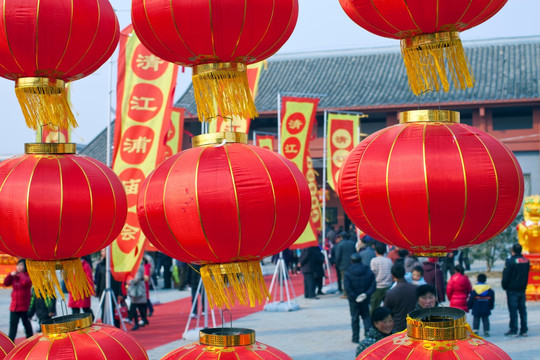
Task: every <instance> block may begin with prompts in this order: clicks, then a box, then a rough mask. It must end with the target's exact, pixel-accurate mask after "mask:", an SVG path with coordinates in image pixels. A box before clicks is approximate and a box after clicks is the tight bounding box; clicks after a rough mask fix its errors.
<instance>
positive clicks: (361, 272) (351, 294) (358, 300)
mask: <svg viewBox="0 0 540 360" xmlns="http://www.w3.org/2000/svg"><path fill="white" fill-rule="evenodd" d="M344 282H345V284H344V285H345V290H346V291H347V295H348V298H347V299H348V300H349V311H350V313H351V326H352V342H353V343H358V342H359V341H360V317H362V322H363V323H364V334H365V333H366V332H367V331H368V330H369V329H370V328H371V318H370V316H369V300H370V298H371V294H373V292H374V291H375V276H373V273H372V272H371V270H370V269H369V268H368V267H367V266H365V265H364V264H363V263H362V258H361V256H360V254H358V253H354V254H352V255H351V266H349V268H348V269H347V271H345V281H344Z"/></svg>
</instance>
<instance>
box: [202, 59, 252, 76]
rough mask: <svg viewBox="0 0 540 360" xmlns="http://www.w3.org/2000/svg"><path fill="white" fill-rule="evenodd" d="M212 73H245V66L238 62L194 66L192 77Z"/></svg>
mask: <svg viewBox="0 0 540 360" xmlns="http://www.w3.org/2000/svg"><path fill="white" fill-rule="evenodd" d="M214 71H236V72H246V64H244V63H240V62H218V63H207V64H200V65H195V66H194V67H193V75H200V74H205V73H211V72H214Z"/></svg>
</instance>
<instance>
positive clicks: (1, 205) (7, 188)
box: [0, 143, 127, 298]
mask: <svg viewBox="0 0 540 360" xmlns="http://www.w3.org/2000/svg"><path fill="white" fill-rule="evenodd" d="M0 184H1V185H0V213H2V216H1V217H0V251H3V252H6V253H8V254H11V255H14V256H19V257H22V258H26V259H27V262H26V264H27V267H28V272H29V275H30V278H31V279H32V282H33V285H34V287H35V289H36V292H37V293H38V294H43V295H45V296H55V295H54V294H55V291H54V288H53V286H54V285H56V286H58V282H57V280H56V268H57V266H58V265H61V267H62V268H63V270H64V280H65V281H66V285H67V286H68V289H69V290H70V292H72V294H73V296H74V297H75V298H79V297H82V295H83V293H84V295H86V296H88V295H89V294H90V292H91V289H90V288H88V286H87V285H85V284H86V283H87V281H86V275H85V274H84V271H83V269H82V266H81V261H80V260H79V259H78V257H81V256H84V255H88V254H91V253H94V252H96V251H98V250H100V249H102V248H104V247H105V246H107V245H108V244H110V243H111V242H112V241H113V240H114V239H115V238H116V236H117V235H118V234H119V233H120V231H121V230H122V227H123V226H124V221H125V219H126V214H127V200H126V194H125V191H124V188H123V186H122V183H121V182H120V180H119V179H118V177H117V176H116V174H115V173H114V172H112V170H111V169H109V168H108V167H107V166H105V165H104V164H102V163H100V162H99V161H97V160H94V159H92V158H90V157H86V156H80V155H75V144H50V143H48V144H46V143H37V144H26V154H25V155H20V156H16V157H13V158H11V159H8V160H5V161H3V162H2V163H1V164H0ZM58 260H63V261H61V262H58ZM74 276H75V278H74ZM81 286H82V287H81ZM58 287H59V286H58Z"/></svg>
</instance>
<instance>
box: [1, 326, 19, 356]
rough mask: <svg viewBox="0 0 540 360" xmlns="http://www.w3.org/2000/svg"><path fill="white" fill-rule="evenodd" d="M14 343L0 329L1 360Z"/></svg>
mask: <svg viewBox="0 0 540 360" xmlns="http://www.w3.org/2000/svg"><path fill="white" fill-rule="evenodd" d="M14 347H15V344H14V343H13V341H11V339H10V338H9V337H8V336H7V335H6V334H4V333H3V332H1V331H0V360H3V359H4V358H5V357H6V355H7V354H8V353H9V352H10V351H11V350H13V348H14Z"/></svg>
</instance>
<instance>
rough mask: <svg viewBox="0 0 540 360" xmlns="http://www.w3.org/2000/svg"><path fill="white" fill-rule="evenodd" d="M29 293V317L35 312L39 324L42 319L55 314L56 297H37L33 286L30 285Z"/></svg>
mask: <svg viewBox="0 0 540 360" xmlns="http://www.w3.org/2000/svg"><path fill="white" fill-rule="evenodd" d="M31 293H32V298H31V299H30V307H29V308H28V318H29V319H31V318H32V316H34V314H35V315H36V316H37V318H38V321H39V324H40V325H41V324H42V323H43V322H44V321H46V320H50V319H51V318H52V317H53V316H56V298H54V297H48V296H42V297H37V296H36V293H35V291H34V287H32V290H31Z"/></svg>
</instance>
